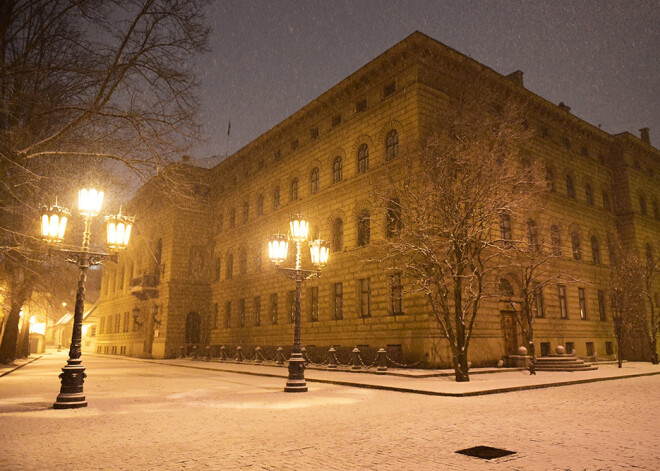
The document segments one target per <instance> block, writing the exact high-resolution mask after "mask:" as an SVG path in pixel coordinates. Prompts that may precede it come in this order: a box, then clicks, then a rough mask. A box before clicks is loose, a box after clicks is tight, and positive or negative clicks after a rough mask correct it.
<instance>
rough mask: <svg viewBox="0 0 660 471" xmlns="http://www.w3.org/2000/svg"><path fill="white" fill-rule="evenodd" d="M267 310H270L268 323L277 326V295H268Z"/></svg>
mask: <svg viewBox="0 0 660 471" xmlns="http://www.w3.org/2000/svg"><path fill="white" fill-rule="evenodd" d="M268 308H269V310H270V323H271V324H273V325H275V324H277V293H273V294H271V295H270V304H269V307H268Z"/></svg>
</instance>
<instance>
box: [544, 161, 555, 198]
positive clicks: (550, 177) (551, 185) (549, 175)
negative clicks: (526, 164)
mask: <svg viewBox="0 0 660 471" xmlns="http://www.w3.org/2000/svg"><path fill="white" fill-rule="evenodd" d="M545 182H546V185H547V187H548V191H551V192H554V191H555V174H554V173H553V171H552V169H551V168H550V167H546V168H545Z"/></svg>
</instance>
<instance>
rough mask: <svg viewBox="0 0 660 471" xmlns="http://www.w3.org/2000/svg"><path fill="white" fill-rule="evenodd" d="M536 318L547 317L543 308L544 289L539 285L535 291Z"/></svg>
mask: <svg viewBox="0 0 660 471" xmlns="http://www.w3.org/2000/svg"><path fill="white" fill-rule="evenodd" d="M534 317H545V311H544V306H543V288H542V287H541V286H538V284H537V286H536V289H535V291H534Z"/></svg>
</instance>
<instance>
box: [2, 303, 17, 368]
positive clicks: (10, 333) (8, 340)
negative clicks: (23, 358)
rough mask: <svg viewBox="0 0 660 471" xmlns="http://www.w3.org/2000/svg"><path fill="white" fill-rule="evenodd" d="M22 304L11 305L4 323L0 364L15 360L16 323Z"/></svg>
mask: <svg viewBox="0 0 660 471" xmlns="http://www.w3.org/2000/svg"><path fill="white" fill-rule="evenodd" d="M21 307H22V304H20V305H19V304H18V303H12V304H11V308H10V311H9V315H8V316H7V320H6V321H5V323H6V324H7V325H6V327H5V335H4V336H3V337H2V344H0V363H11V362H13V361H14V360H15V359H16V344H17V342H18V321H19V316H20V314H21Z"/></svg>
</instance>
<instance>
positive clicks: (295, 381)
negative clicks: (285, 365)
mask: <svg viewBox="0 0 660 471" xmlns="http://www.w3.org/2000/svg"><path fill="white" fill-rule="evenodd" d="M284 392H307V383H306V382H305V360H304V358H303V356H302V353H292V354H291V358H289V379H288V380H287V382H286V386H284Z"/></svg>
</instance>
